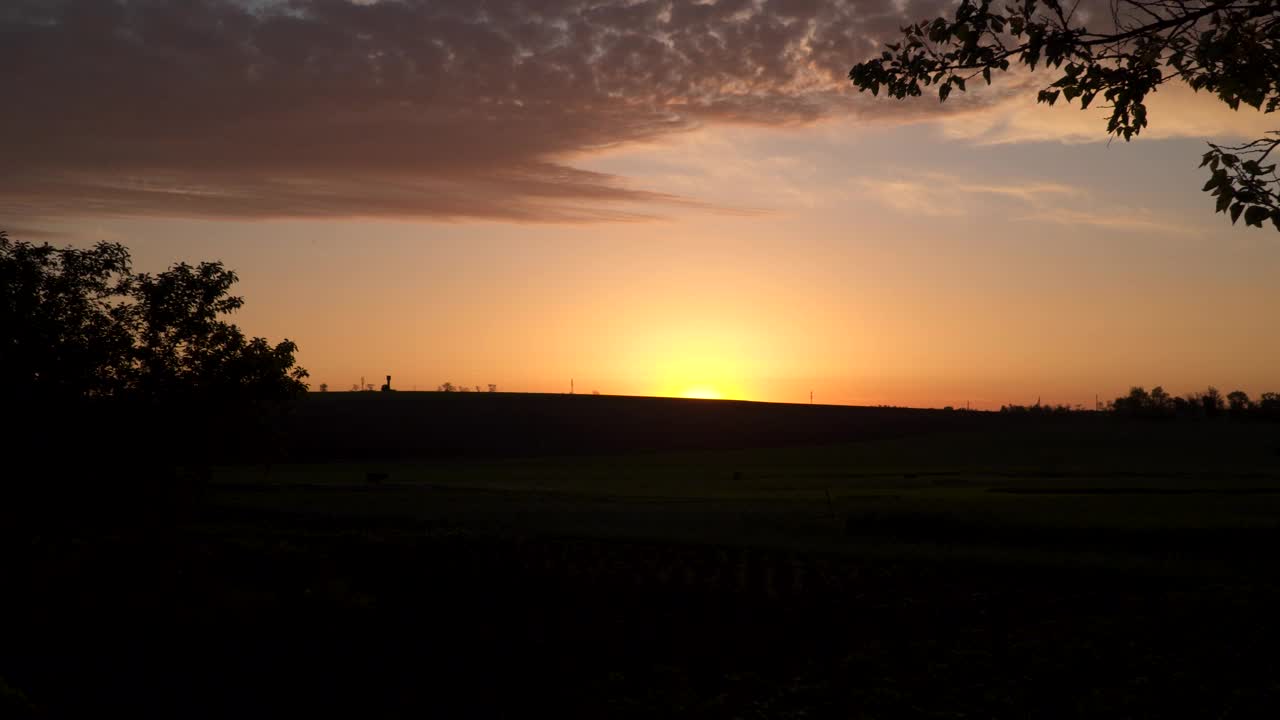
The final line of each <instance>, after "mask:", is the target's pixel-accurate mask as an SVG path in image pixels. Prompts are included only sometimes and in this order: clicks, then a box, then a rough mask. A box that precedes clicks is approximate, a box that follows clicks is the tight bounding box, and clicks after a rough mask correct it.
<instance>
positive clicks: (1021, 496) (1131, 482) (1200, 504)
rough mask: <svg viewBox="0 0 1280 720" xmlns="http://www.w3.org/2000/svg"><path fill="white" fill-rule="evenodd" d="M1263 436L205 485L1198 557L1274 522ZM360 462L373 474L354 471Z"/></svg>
mask: <svg viewBox="0 0 1280 720" xmlns="http://www.w3.org/2000/svg"><path fill="white" fill-rule="evenodd" d="M1277 447H1280V428H1276V427H1274V426H1268V425H1251V424H1235V423H1225V422H1224V423H1203V424H1198V423H1186V424H1158V423H1157V424H1150V423H1146V424H1144V423H1136V424H1117V423H1113V422H1108V421H1105V420H1104V421H1099V422H1097V423H1087V422H1072V423H1043V424H1028V425H1026V426H1024V427H1020V428H1016V429H1014V430H1012V431H1008V432H1005V431H1001V432H951V433H935V434H925V435H915V436H908V437H899V438H894V439H888V440H877V441H869V442H863V443H853V444H847V445H836V446H820V447H790V448H767V449H746V450H723V451H707V452H687V453H652V454H628V455H618V456H575V457H550V458H529V459H506V460H455V461H435V462H404V461H400V462H354V463H332V464H322V465H303V464H299V465H275V466H271V467H248V468H244V467H242V468H226V469H224V470H222V471H221V472H219V473H217V474H216V477H215V490H214V493H213V496H214V498H215V500H216V502H217V503H221V504H222V505H223V506H224V507H230V508H236V509H239V510H249V511H259V512H274V511H279V512H286V513H291V514H294V515H298V516H308V517H315V516H326V517H331V518H332V517H350V518H360V519H362V520H363V521H364V522H373V521H376V520H378V519H383V520H387V521H395V522H398V523H400V524H401V525H404V526H409V527H412V526H415V525H417V526H425V527H429V528H433V529H435V530H449V531H466V532H476V533H501V534H534V535H549V534H550V535H566V536H580V537H615V538H631V539H656V540H664V541H665V540H674V541H682V542H711V543H732V544H751V545H766V546H778V547H801V548H809V549H813V548H818V549H824V550H835V551H845V552H876V553H883V552H890V553H892V552H905V553H912V554H938V553H942V554H946V553H952V554H960V555H964V554H966V553H967V554H969V555H973V554H975V553H977V554H980V555H984V556H989V557H996V556H998V557H1012V556H1017V557H1022V558H1024V559H1025V558H1033V559H1034V558H1036V557H1040V558H1041V559H1044V558H1050V557H1051V558H1052V559H1053V560H1054V561H1055V562H1057V561H1059V560H1061V559H1062V555H1063V553H1064V552H1069V553H1074V555H1075V556H1076V557H1077V558H1086V559H1087V557H1088V556H1089V555H1090V553H1093V554H1094V555H1099V554H1100V555H1107V556H1108V557H1110V559H1111V561H1114V562H1120V561H1121V560H1123V558H1124V557H1125V556H1126V555H1125V554H1126V553H1128V554H1129V555H1132V556H1134V557H1139V558H1141V557H1148V556H1150V555H1151V554H1152V553H1157V554H1164V555H1170V554H1174V555H1177V557H1178V558H1182V557H1183V555H1186V553H1187V552H1192V554H1195V553H1196V552H1199V554H1200V555H1201V556H1202V557H1201V560H1202V561H1203V562H1202V563H1201V564H1202V565H1204V564H1211V563H1212V562H1214V560H1213V559H1212V556H1213V555H1214V554H1215V553H1220V552H1224V551H1227V552H1230V553H1232V554H1233V556H1235V557H1242V554H1241V553H1240V552H1239V548H1238V547H1237V546H1238V545H1240V544H1241V543H1244V544H1254V543H1256V539H1255V536H1256V535H1257V534H1258V533H1264V534H1265V533H1267V532H1269V531H1271V530H1273V529H1276V528H1280V453H1277ZM368 472H379V473H385V474H386V475H387V479H386V481H384V482H383V483H381V484H379V485H370V484H368V483H367V482H366V481H365V477H366V473H368ZM1192 531H1194V532H1200V533H1204V532H1211V533H1212V534H1211V535H1196V536H1194V538H1193V539H1191V540H1188V537H1189V536H1185V533H1186V532H1192ZM1175 532H1181V533H1184V535H1183V536H1178V537H1177V538H1174V540H1176V542H1174V541H1172V540H1168V539H1167V538H1166V537H1165V536H1164V535H1160V533H1166V534H1167V533H1175ZM1233 532H1234V533H1236V535H1229V534H1230V533H1233ZM1240 533H1244V534H1243V535H1241V534H1240ZM1250 533H1253V534H1250ZM1201 537H1204V538H1207V539H1206V540H1204V541H1201V540H1200V538H1201ZM1166 541H1168V542H1170V543H1172V544H1170V545H1169V547H1163V546H1162V543H1166ZM1188 545H1189V546H1190V551H1188V550H1187V546H1188ZM1050 550H1052V552H1050ZM1246 554H1247V553H1246Z"/></svg>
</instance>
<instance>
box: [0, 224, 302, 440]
mask: <svg viewBox="0 0 1280 720" xmlns="http://www.w3.org/2000/svg"><path fill="white" fill-rule="evenodd" d="M235 282H236V275H235V273H233V272H231V271H230V270H227V269H225V268H224V267H223V266H222V264H221V263H208V262H206V263H200V264H199V265H196V266H192V265H188V264H186V263H179V264H177V265H174V266H173V267H171V268H169V269H168V270H166V271H164V272H161V273H156V274H150V273H134V272H133V271H132V268H131V263H130V256H129V251H128V250H127V249H126V248H125V247H124V246H123V245H120V244H118V243H99V244H97V245H95V246H94V247H92V248H88V249H77V248H72V247H66V248H57V247H53V246H51V245H48V244H42V245H32V244H30V243H25V242H15V241H12V240H10V239H9V238H8V236H7V235H5V234H4V233H0V405H3V406H4V407H5V408H6V411H7V412H9V413H10V414H11V415H12V416H13V417H19V418H22V420H23V422H21V423H20V426H21V427H20V429H19V431H18V432H19V433H20V434H21V436H22V437H21V443H20V444H18V445H16V447H25V448H27V449H29V450H31V451H32V452H33V453H35V452H40V451H49V452H51V453H52V456H53V457H65V456H66V453H65V452H63V453H58V452H57V448H75V452H77V453H82V452H89V451H94V452H98V453H100V454H105V453H108V452H111V451H112V450H114V452H115V453H116V454H115V456H114V457H119V456H120V455H121V454H123V453H125V452H126V451H127V450H130V449H137V450H138V451H139V452H140V453H143V454H145V456H146V457H145V458H143V460H154V461H156V462H158V463H159V464H160V465H164V464H171V463H181V464H200V463H205V462H208V461H210V460H211V459H213V458H214V457H215V456H217V457H227V456H228V455H229V454H236V453H237V452H241V451H245V452H248V451H257V450H261V449H262V446H261V442H262V441H263V438H264V433H263V431H264V430H267V429H268V426H269V425H270V424H271V423H272V422H273V421H274V420H275V419H276V418H278V416H279V414H280V412H282V411H283V410H284V409H285V408H286V406H287V404H288V402H289V401H290V400H291V399H293V398H294V397H295V396H296V395H297V394H298V393H299V392H302V391H304V390H306V387H307V386H306V383H305V382H304V380H305V378H306V377H307V372H306V370H304V369H302V368H300V367H298V366H297V365H296V363H295V360H294V353H295V352H296V351H297V346H296V345H294V343H293V342H291V341H289V340H284V341H282V342H280V343H278V344H275V345H272V344H270V343H268V342H267V341H266V340H264V339H263V338H256V337H255V338H247V337H245V335H244V333H243V332H241V330H240V329H239V328H238V327H236V326H235V325H233V324H230V323H228V322H225V321H224V320H222V319H221V318H222V316H224V315H226V314H229V313H231V312H234V311H235V310H238V309H239V308H240V307H241V305H242V304H243V300H242V299H241V298H239V297H235V296H232V295H230V294H229V290H230V288H231V287H232V285H234V284H235ZM90 454H92V453H90ZM105 457H113V456H109V455H103V456H102V457H97V458H92V459H97V460H103V459H104V458H105ZM88 459H91V458H86V460H88Z"/></svg>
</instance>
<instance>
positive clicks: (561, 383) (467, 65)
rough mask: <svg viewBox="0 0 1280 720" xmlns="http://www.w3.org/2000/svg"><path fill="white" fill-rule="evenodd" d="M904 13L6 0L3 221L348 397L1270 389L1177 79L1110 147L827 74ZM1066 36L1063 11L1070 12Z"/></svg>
mask: <svg viewBox="0 0 1280 720" xmlns="http://www.w3.org/2000/svg"><path fill="white" fill-rule="evenodd" d="M947 7H948V4H947V3H945V2H934V1H933V0H924V1H918V0H907V1H905V2H903V1H902V0H851V1H837V0H767V1H765V0H719V2H693V1H690V0H654V1H646V2H632V1H627V2H623V1H616V0H609V1H603V0H523V1H521V0H511V1H508V2H498V1H496V0H494V1H491V2H484V1H476V0H443V1H439V2H390V1H383V2H369V1H365V2H354V1H348V0H293V1H291V2H288V3H283V2H249V1H247V0H201V1H200V2H182V3H179V2H165V1H160V0H151V1H142V2H118V3H116V2H105V1H102V0H38V1H31V0H11V1H10V2H7V3H5V7H4V8H3V9H0V46H3V47H4V48H5V62H4V64H3V65H2V66H0V87H3V88H4V89H5V90H6V92H5V95H6V96H7V97H9V98H17V101H16V102H12V103H11V104H10V105H9V109H7V110H6V112H5V113H2V114H0V157H4V158H5V161H4V172H2V173H0V228H4V229H6V230H8V232H9V233H10V235H11V237H12V238H13V239H15V240H28V241H32V242H45V241H48V242H53V243H57V244H74V245H88V244H92V243H93V242H97V241H101V240H107V241H115V242H122V243H125V244H126V245H128V246H129V247H130V248H131V250H132V252H133V256H134V264H135V268H136V269H139V270H148V271H154V270H161V269H163V268H165V267H167V266H168V265H170V264H172V263H175V262H180V261H187V262H196V261H199V260H221V261H223V262H224V263H225V264H226V265H227V266H228V267H230V268H233V269H234V270H235V271H236V272H237V273H238V274H239V277H240V283H239V284H238V286H237V290H236V292H237V293H238V294H240V295H242V296H244V297H245V299H246V305H245V307H244V308H243V309H242V310H241V311H239V312H238V313H237V314H236V315H235V316H234V318H233V319H234V320H235V322H236V323H238V324H239V325H240V326H241V327H242V328H244V330H245V331H246V332H248V333H250V334H253V335H261V336H265V337H267V338H270V339H272V340H279V339H282V338H286V337H287V338H289V339H291V340H294V341H295V342H297V343H298V345H299V347H300V352H299V356H298V357H299V361H300V363H301V364H302V365H303V366H304V367H306V368H307V369H308V370H309V371H310V373H311V378H310V380H311V383H312V387H313V389H316V388H318V386H319V384H320V383H326V384H327V385H328V387H329V388H330V389H331V390H348V389H351V387H352V386H353V385H355V384H357V383H359V382H360V381H361V378H363V379H364V381H365V382H367V383H376V384H380V383H381V382H382V376H383V375H387V374H390V375H392V376H393V385H394V386H395V387H397V388H400V389H405V390H410V389H415V388H416V389H420V390H427V389H434V388H436V387H437V386H438V385H440V384H441V383H443V382H446V381H448V382H451V383H454V384H455V385H466V386H475V385H488V384H489V383H494V384H496V385H497V386H498V388H499V389H500V390H511V391H531V392H567V391H568V390H569V386H570V380H571V379H572V380H573V384H574V387H575V389H576V390H577V391H578V392H591V391H599V392H601V393H605V394H628V395H674V396H695V397H724V398H736V399H747V400H767V401H780V402H808V401H809V393H810V392H812V393H813V397H814V400H815V402H823V403H840V404H871V405H877V404H888V405H910V406H926V407H941V406H944V405H953V406H964V405H965V404H969V405H970V406H971V407H976V408H984V409H990V408H999V407H1000V406H1001V405H1002V404H1006V403H1018V404H1031V403H1034V402H1036V401H1037V399H1039V400H1041V401H1042V402H1046V403H1068V404H1083V405H1086V406H1092V404H1093V402H1094V398H1095V396H1097V397H1100V398H1101V399H1103V400H1106V399H1108V398H1113V397H1115V396H1117V395H1119V394H1123V393H1124V392H1125V391H1126V390H1127V388H1128V387H1129V386H1130V385H1135V384H1141V385H1146V386H1147V387H1151V386H1154V385H1163V386H1164V387H1165V388H1166V389H1167V390H1169V391H1171V392H1174V393H1179V394H1180V393H1184V392H1189V391H1194V390H1201V389H1203V388H1205V387H1206V386H1208V385H1211V384H1212V385H1215V386H1218V387H1220V388H1221V389H1223V390H1224V391H1226V390H1233V389H1237V388H1239V389H1244V390H1246V391H1248V392H1250V393H1251V394H1255V395H1256V394H1257V393H1259V392H1263V391H1271V390H1280V333H1277V332H1276V329H1275V322H1274V318H1275V316H1276V311H1277V310H1280V283H1277V282H1276V279H1277V275H1278V271H1280V239H1277V236H1276V234H1275V233H1274V232H1268V231H1259V230H1256V229H1251V228H1244V227H1232V226H1231V225H1230V224H1229V223H1228V222H1227V221H1226V220H1225V219H1224V216H1222V215H1214V214H1213V202H1212V199H1211V198H1210V197H1209V196H1208V195H1207V194H1204V193H1201V192H1200V186H1201V185H1202V184H1203V183H1204V180H1205V178H1206V176H1205V174H1204V172H1203V171H1202V170H1199V169H1198V168H1197V165H1198V163H1199V157H1200V155H1201V154H1202V153H1203V152H1204V151H1205V149H1206V147H1205V141H1206V140H1214V141H1219V142H1222V141H1226V142H1230V141H1235V140H1238V139H1242V138H1252V137H1257V136H1260V135H1261V133H1263V132H1265V131H1267V130H1270V129H1273V128H1276V127H1280V123H1276V122H1275V117H1274V116H1271V117H1268V116H1264V115H1261V114H1259V113H1257V112H1255V111H1252V110H1248V109H1245V110H1242V111H1240V112H1232V111H1230V110H1229V109H1228V108H1226V107H1225V106H1222V105H1221V104H1220V103H1218V102H1217V101H1216V100H1214V99H1213V98H1212V97H1208V96H1205V95H1197V94H1195V93H1193V92H1191V91H1190V90H1188V89H1186V88H1184V87H1181V86H1175V85H1168V86H1165V87H1163V88H1162V89H1161V90H1160V91H1159V92H1158V93H1157V94H1156V95H1154V96H1153V97H1152V98H1151V99H1150V102H1149V106H1150V117H1151V125H1150V127H1149V128H1148V129H1146V130H1144V131H1143V133H1142V135H1141V136H1140V137H1139V138H1138V139H1136V140H1134V141H1133V142H1129V143H1125V142H1123V141H1120V140H1115V141H1112V142H1108V138H1107V136H1106V133H1105V114H1104V111H1101V110H1099V109H1097V108H1093V109H1091V110H1089V111H1084V112H1082V111H1081V110H1080V109H1079V108H1078V106H1077V107H1072V106H1064V105H1062V104H1059V105H1058V106H1056V107H1053V108H1049V107H1047V106H1043V105H1036V104H1035V101H1034V98H1035V92H1036V90H1037V89H1038V88H1039V87H1041V86H1042V85H1043V83H1044V81H1045V77H1046V76H1043V75H1030V74H1026V73H1015V74H1008V75H1005V76H1003V77H1001V76H997V78H996V82H995V83H994V84H993V85H992V86H991V87H990V88H985V87H982V88H976V89H975V88H974V87H973V85H972V84H971V85H970V92H968V93H966V94H963V95H952V97H951V98H950V99H949V100H948V101H947V102H946V103H938V102H937V99H936V97H935V98H930V97H925V98H918V99H913V100H910V101H895V100H890V99H886V98H883V97H880V98H873V97H871V96H870V95H867V94H859V93H857V92H856V91H855V90H854V89H852V88H851V87H850V86H849V84H848V81H847V79H846V74H847V72H848V70H849V67H851V66H852V65H853V64H854V63H855V62H859V61H861V60H864V59H866V58H867V57H869V56H871V55H872V54H876V53H878V51H879V48H880V46H881V44H882V43H884V42H889V41H892V39H893V37H894V35H895V34H896V33H897V28H899V27H900V26H901V25H903V24H906V23H907V22H910V21H914V20H918V19H923V18H925V17H932V16H934V15H936V14H938V13H939V12H945V10H946V8H947ZM1084 7H1085V9H1086V11H1087V9H1088V7H1089V4H1088V3H1086V4H1085V6H1084Z"/></svg>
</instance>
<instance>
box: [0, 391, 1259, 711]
mask: <svg viewBox="0 0 1280 720" xmlns="http://www.w3.org/2000/svg"><path fill="white" fill-rule="evenodd" d="M319 401H320V402H319V403H315V404H311V399H310V398H309V399H308V403H309V405H304V407H303V408H302V409H301V411H300V415H299V417H298V418H297V419H295V423H296V424H295V425H294V426H293V430H292V433H293V434H292V435H291V437H290V439H289V442H288V447H289V451H290V453H291V456H292V457H293V459H294V461H293V462H288V463H276V464H272V465H270V466H267V465H255V466H240V467H224V468H220V469H218V470H217V471H216V472H215V473H214V475H213V477H212V480H211V481H210V482H209V483H208V485H207V486H205V487H203V488H202V489H201V490H200V491H199V494H198V497H196V498H187V499H185V500H184V501H182V502H179V503H177V504H175V505H174V508H175V509H173V510H172V512H171V513H169V514H168V515H166V516H165V517H164V518H161V519H155V518H141V519H138V518H135V519H132V520H130V521H128V522H124V521H120V522H112V521H111V518H104V517H97V518H94V517H93V516H92V514H90V515H89V516H88V517H86V516H84V515H83V514H81V513H76V514H75V515H74V521H72V520H71V519H70V518H71V515H68V519H67V522H64V523H62V524H61V525H57V526H49V527H43V526H40V525H38V524H34V523H31V522H21V518H19V519H17V521H14V522H11V523H9V524H8V526H7V535H8V538H7V540H8V541H7V542H6V543H5V547H6V548H7V549H8V551H9V552H8V553H7V554H8V557H5V558H4V567H5V568H6V570H5V576H6V583H5V585H6V588H7V589H6V590H5V594H4V600H3V602H4V610H5V615H4V616H5V618H6V619H7V620H8V623H7V624H8V626H9V627H8V629H7V630H6V633H5V639H4V641H3V643H0V677H3V678H4V681H5V683H6V686H7V688H0V698H3V699H0V708H6V709H7V711H8V712H9V713H10V716H14V715H17V716H21V715H38V716H50V717H55V716H85V715H101V714H105V713H106V712H108V711H112V710H114V711H117V712H123V713H125V714H126V715H127V716H156V717H190V716H206V717H222V716H238V717H243V716H255V717H256V716H263V717H278V716H294V715H304V714H306V715H345V716H357V717H366V716H419V717H421V716H439V717H526V716H530V715H535V714H536V715H550V716H553V717H557V716H558V717H668V716H678V717H713V718H752V717H762V718H764V717H767V718H774V717H782V718H786V717H796V718H799V717H850V718H887V717H922V718H923V717H1173V716H1177V717H1214V718H1217V717H1228V718H1233V717H1238V718H1247V717H1270V716H1273V714H1274V712H1275V709H1276V708H1277V706H1278V705H1277V701H1280V661H1278V660H1277V652H1276V651H1277V648H1280V644H1278V643H1280V623H1277V620H1276V616H1275V610H1274V608H1275V607H1276V602H1277V600H1280V573H1278V572H1277V563H1276V560H1275V558H1276V549H1277V546H1278V545H1280V543H1277V540H1280V427H1277V426H1275V425H1268V424H1261V423H1244V422H1232V421H1229V420H1226V419H1223V420H1220V421H1205V422H1170V423H1160V422H1149V423H1142V422H1123V421H1118V420H1115V419H1112V418H1107V417H1101V416H1077V417H1070V418H1064V419H1050V420H1037V419H1027V418H1024V419H1021V420H1016V421H1015V420H1010V419H1008V418H1001V417H997V416H992V415H987V414H978V413H972V414H970V413H961V412H952V413H946V412H929V411H903V410H889V409H884V410H881V409H845V408H823V407H817V408H810V407H807V406H768V405H757V404H742V403H714V402H710V403H708V402H695V401H665V402H664V401H658V400H643V399H642V400H626V399H619V398H596V397H580V396H579V397H563V396H550V397H546V398H539V397H537V396H504V395H498V396H492V397H491V396H485V395H470V396H468V395H456V396H438V395H426V394H423V395H418V396H415V395H411V394H401V395H399V396H392V397H386V396H378V395H372V394H367V395H345V394H333V395H330V396H328V397H324V398H319ZM321 403H323V404H321ZM485 403H492V404H491V405H485ZM592 403H596V404H595V405H592ZM630 403H634V405H631V404H630ZM631 407H634V408H635V413H634V414H630V411H629V410H628V408H631ZM806 413H811V415H807V414H806ZM424 415H429V416H430V418H429V419H426V418H424ZM320 428H326V430H324V431H323V432H322V431H321V430H320ZM769 437H774V438H776V442H774V443H769V442H767V438H769ZM808 441H813V442H808ZM797 443H805V444H797ZM775 446H776V447H775ZM601 448H603V449H601ZM3 703H8V705H7V706H6V705H4V704H3Z"/></svg>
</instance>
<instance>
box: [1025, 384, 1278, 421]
mask: <svg viewBox="0 0 1280 720" xmlns="http://www.w3.org/2000/svg"><path fill="white" fill-rule="evenodd" d="M1000 412H1001V413H1004V414H1006V415H1036V416H1052V415H1068V414H1072V413H1081V412H1095V411H1089V410H1085V408H1084V407H1083V406H1079V405H1077V406H1075V407H1071V406H1070V405H1041V404H1040V403H1038V402H1037V403H1036V404H1035V405H1004V406H1002V407H1001V408H1000ZM1096 412H1105V413H1108V414H1111V415H1114V416H1117V417H1128V418H1149V419H1161V418H1163V419H1174V418H1217V417H1231V418H1236V419H1256V420H1280V393H1276V392H1264V393H1261V394H1260V395H1259V396H1258V397H1257V398H1256V399H1255V398H1252V397H1250V396H1249V394H1248V393H1247V392H1245V391H1243V390H1233V391H1231V392H1229V393H1226V394H1223V393H1222V392H1221V391H1220V390H1218V389H1217V388H1215V387H1212V386H1210V387H1209V388H1207V389H1206V390H1203V391H1201V392H1193V393H1187V394H1186V395H1180V396H1179V395H1172V394H1170V393H1169V392H1167V391H1165V389H1164V388H1163V387H1161V386H1159V385H1157V386H1156V387H1154V388H1152V389H1151V390H1150V391H1148V390H1147V389H1146V388H1144V387H1142V386H1140V385H1136V386H1134V387H1131V388H1129V392H1128V394H1126V395H1122V396H1120V397H1118V398H1116V399H1115V400H1112V401H1111V402H1109V403H1107V404H1106V405H1105V406H1104V407H1099V408H1098V409H1097V410H1096Z"/></svg>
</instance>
